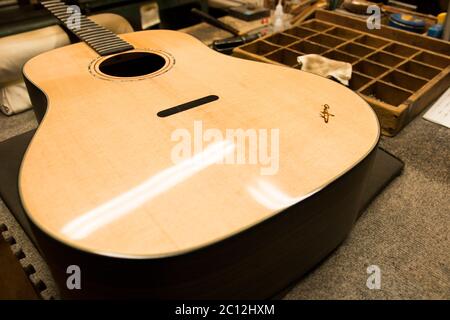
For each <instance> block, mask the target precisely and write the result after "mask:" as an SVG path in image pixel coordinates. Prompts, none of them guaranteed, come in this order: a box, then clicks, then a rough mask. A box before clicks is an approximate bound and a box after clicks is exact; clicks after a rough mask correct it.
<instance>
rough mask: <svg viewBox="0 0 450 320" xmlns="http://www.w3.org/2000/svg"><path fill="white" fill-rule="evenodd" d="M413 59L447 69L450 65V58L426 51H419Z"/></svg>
mask: <svg viewBox="0 0 450 320" xmlns="http://www.w3.org/2000/svg"><path fill="white" fill-rule="evenodd" d="M413 59H414V60H415V61H419V62H423V63H426V64H429V65H432V66H434V67H438V68H442V69H445V68H447V67H448V66H449V65H450V59H447V58H445V57H442V56H438V55H436V54H432V53H429V52H425V51H423V52H421V53H419V54H418V55H417V56H415V57H414V58H413Z"/></svg>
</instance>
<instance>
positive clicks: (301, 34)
mask: <svg viewBox="0 0 450 320" xmlns="http://www.w3.org/2000/svg"><path fill="white" fill-rule="evenodd" d="M285 33H287V34H289V35H291V36H294V37H297V38H301V39H304V38H306V37H309V36H310V35H312V34H314V31H311V30H308V29H305V28H300V27H295V28H292V29H289V30H286V31H285Z"/></svg>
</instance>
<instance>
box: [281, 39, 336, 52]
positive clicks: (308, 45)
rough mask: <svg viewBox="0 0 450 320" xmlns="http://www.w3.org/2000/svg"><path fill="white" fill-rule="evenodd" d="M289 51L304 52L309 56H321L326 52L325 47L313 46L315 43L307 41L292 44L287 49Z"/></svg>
mask: <svg viewBox="0 0 450 320" xmlns="http://www.w3.org/2000/svg"><path fill="white" fill-rule="evenodd" d="M289 49H292V50H295V51H300V52H304V53H306V54H311V53H315V54H321V53H324V52H325V51H327V50H328V48H327V47H323V46H320V45H318V44H315V43H312V42H309V41H302V42H297V43H294V44H293V45H291V46H290V47H289Z"/></svg>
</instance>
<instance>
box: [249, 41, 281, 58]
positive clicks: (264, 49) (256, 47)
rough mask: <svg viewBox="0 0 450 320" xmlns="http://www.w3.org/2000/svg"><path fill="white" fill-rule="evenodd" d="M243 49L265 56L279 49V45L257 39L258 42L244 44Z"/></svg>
mask: <svg viewBox="0 0 450 320" xmlns="http://www.w3.org/2000/svg"><path fill="white" fill-rule="evenodd" d="M241 49H242V50H244V51H247V52H250V53H254V54H258V55H261V56H263V55H265V54H267V53H269V52H272V51H275V50H277V49H279V47H277V46H274V45H272V44H270V43H268V42H265V41H256V42H252V43H250V44H247V45H245V46H242V47H241Z"/></svg>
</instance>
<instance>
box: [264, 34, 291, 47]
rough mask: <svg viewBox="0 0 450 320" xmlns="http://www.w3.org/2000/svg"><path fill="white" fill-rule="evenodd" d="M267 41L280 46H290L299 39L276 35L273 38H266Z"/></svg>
mask: <svg viewBox="0 0 450 320" xmlns="http://www.w3.org/2000/svg"><path fill="white" fill-rule="evenodd" d="M265 41H268V42H270V43H273V44H277V45H279V46H288V45H290V44H291V43H293V42H295V41H298V39H297V38H295V37H292V36H290V35H287V34H284V33H276V34H274V35H273V36H270V37H268V38H266V39H265Z"/></svg>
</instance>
